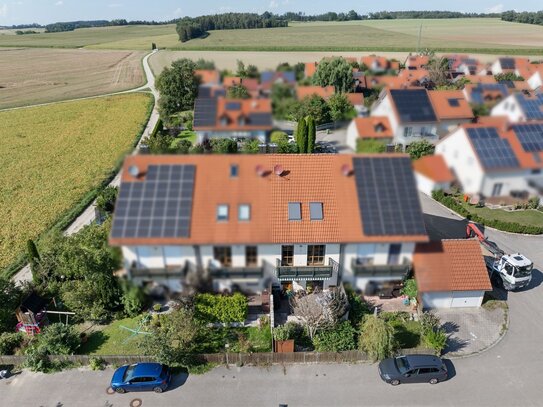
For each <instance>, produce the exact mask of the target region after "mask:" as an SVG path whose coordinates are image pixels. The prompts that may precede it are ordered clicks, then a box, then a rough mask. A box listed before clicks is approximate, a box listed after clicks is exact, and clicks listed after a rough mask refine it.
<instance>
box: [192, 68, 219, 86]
mask: <svg viewBox="0 0 543 407" xmlns="http://www.w3.org/2000/svg"><path fill="white" fill-rule="evenodd" d="M194 74H195V75H196V76H199V77H200V80H201V83H202V84H218V83H220V82H221V74H220V72H219V71H217V70H216V69H196V70H195V71H194Z"/></svg>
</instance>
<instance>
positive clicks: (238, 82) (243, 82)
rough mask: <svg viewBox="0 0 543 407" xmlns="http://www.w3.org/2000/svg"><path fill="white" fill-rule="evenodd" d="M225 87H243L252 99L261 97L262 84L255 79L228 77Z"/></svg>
mask: <svg viewBox="0 0 543 407" xmlns="http://www.w3.org/2000/svg"><path fill="white" fill-rule="evenodd" d="M223 86H224V88H225V89H229V88H231V87H234V86H243V87H244V88H245V89H247V91H248V92H249V94H250V95H251V97H252V98H258V97H259V96H260V83H259V82H258V79H255V78H240V77H239V76H226V77H225V78H224V79H223Z"/></svg>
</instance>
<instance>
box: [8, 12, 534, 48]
mask: <svg viewBox="0 0 543 407" xmlns="http://www.w3.org/2000/svg"><path fill="white" fill-rule="evenodd" d="M421 24H422V27H423V28H422V38H421V46H422V47H427V48H432V49H436V50H442V51H453V50H457V51H470V52H477V53H497V54H498V53H510V54H513V53H515V54H521V53H524V54H541V53H543V52H542V51H541V50H542V49H543V27H542V26H537V25H530V24H518V23H510V22H505V21H501V20H500V19H494V18H471V19H470V18H464V19H440V20H371V21H349V22H311V23H291V24H290V26H289V27H285V28H270V29H257V30H223V31H212V32H210V35H209V36H208V37H207V38H203V39H194V40H191V41H188V42H186V43H184V44H182V43H180V42H179V41H178V38H177V34H176V32H175V26H174V25H164V26H125V27H106V28H83V29H78V30H75V31H73V32H64V33H51V34H34V35H27V36H13V35H4V36H0V46H3V45H4V46H32V47H88V48H99V49H150V47H151V43H153V42H154V43H156V44H157V45H158V47H159V48H167V49H177V50H184V49H185V50H189V49H192V50H229V51H232V50H255V51H273V50H275V51H334V50H337V51H340V50H345V51H357V50H358V51H364V50H370V51H371V50H383V51H387V50H388V51H394V50H396V51H413V50H415V49H416V48H417V44H418V33H419V28H420V26H421Z"/></svg>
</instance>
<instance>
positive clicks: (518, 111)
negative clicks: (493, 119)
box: [491, 93, 543, 123]
mask: <svg viewBox="0 0 543 407" xmlns="http://www.w3.org/2000/svg"><path fill="white" fill-rule="evenodd" d="M491 114H492V116H507V117H508V119H509V122H510V123H519V122H526V121H531V120H543V94H535V95H525V94H522V93H516V94H513V95H510V96H509V97H507V98H505V99H504V100H502V101H501V102H500V103H498V104H497V105H496V106H494V108H493V109H492V113H491Z"/></svg>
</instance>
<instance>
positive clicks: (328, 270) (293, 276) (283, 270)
mask: <svg viewBox="0 0 543 407" xmlns="http://www.w3.org/2000/svg"><path fill="white" fill-rule="evenodd" d="M328 264H329V265H328V266H283V265H281V260H280V259H277V266H276V268H275V273H276V276H277V278H278V279H279V281H289V280H327V279H329V278H332V274H333V272H334V268H336V269H337V263H336V262H335V261H334V260H332V259H330V260H329V262H328Z"/></svg>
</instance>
